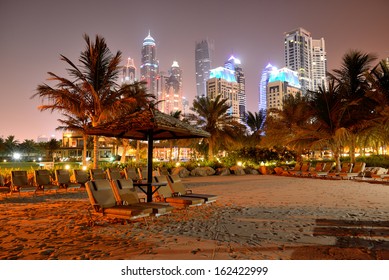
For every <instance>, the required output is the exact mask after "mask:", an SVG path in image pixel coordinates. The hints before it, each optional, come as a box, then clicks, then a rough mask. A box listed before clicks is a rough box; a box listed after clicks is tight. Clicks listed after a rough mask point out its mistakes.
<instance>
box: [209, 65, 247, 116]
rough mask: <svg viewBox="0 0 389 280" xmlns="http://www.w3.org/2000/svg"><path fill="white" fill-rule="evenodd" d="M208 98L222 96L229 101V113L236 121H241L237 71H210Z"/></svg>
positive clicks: (217, 69) (219, 69)
mask: <svg viewBox="0 0 389 280" xmlns="http://www.w3.org/2000/svg"><path fill="white" fill-rule="evenodd" d="M206 85H207V96H208V97H209V98H211V99H214V98H216V96H218V95H221V98H222V99H227V102H226V104H227V105H229V106H230V109H229V111H228V112H227V113H228V114H229V115H230V116H232V118H233V119H234V120H235V121H239V120H240V118H239V99H238V91H239V86H238V83H237V81H236V77H235V71H233V70H230V69H227V68H224V67H218V68H215V69H212V70H211V71H210V75H209V79H208V80H207V83H206Z"/></svg>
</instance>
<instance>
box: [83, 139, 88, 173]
mask: <svg viewBox="0 0 389 280" xmlns="http://www.w3.org/2000/svg"><path fill="white" fill-rule="evenodd" d="M82 139H83V141H84V143H83V149H82V166H86V164H87V163H86V151H87V141H88V135H86V134H85V133H84V134H83V135H82Z"/></svg>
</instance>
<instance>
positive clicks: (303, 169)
mask: <svg viewBox="0 0 389 280" xmlns="http://www.w3.org/2000/svg"><path fill="white" fill-rule="evenodd" d="M310 167H311V163H310V162H304V163H303V165H301V169H300V171H296V172H295V173H294V174H293V175H295V176H308V175H309V168H310Z"/></svg>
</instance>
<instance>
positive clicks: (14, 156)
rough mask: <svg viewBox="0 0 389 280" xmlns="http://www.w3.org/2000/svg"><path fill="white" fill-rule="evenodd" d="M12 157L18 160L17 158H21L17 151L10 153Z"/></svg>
mask: <svg viewBox="0 0 389 280" xmlns="http://www.w3.org/2000/svg"><path fill="white" fill-rule="evenodd" d="M12 157H13V158H14V159H16V160H19V159H21V157H22V155H21V154H19V153H14V154H13V155H12Z"/></svg>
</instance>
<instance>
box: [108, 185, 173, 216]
mask: <svg viewBox="0 0 389 280" xmlns="http://www.w3.org/2000/svg"><path fill="white" fill-rule="evenodd" d="M112 189H113V191H114V193H115V196H116V201H117V202H118V203H119V205H131V206H134V207H141V208H152V209H153V214H154V215H155V216H160V215H165V214H168V213H170V212H171V211H172V210H173V207H172V206H170V205H169V203H164V202H141V199H140V198H139V196H138V193H137V191H136V189H135V188H134V185H133V182H132V180H127V179H116V180H112Z"/></svg>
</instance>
